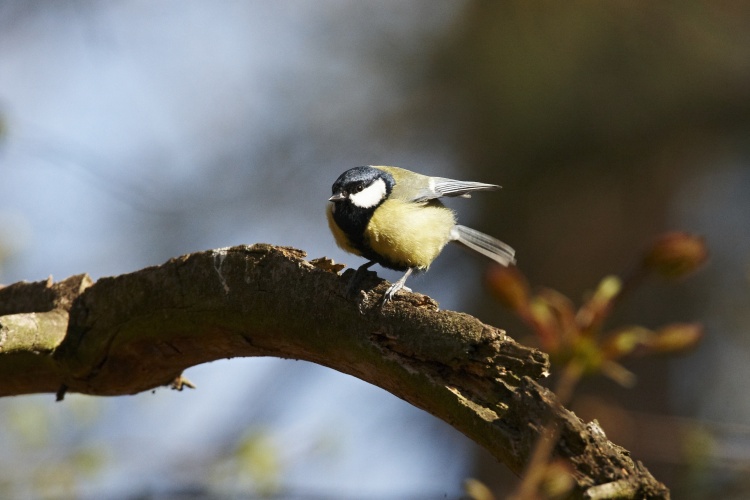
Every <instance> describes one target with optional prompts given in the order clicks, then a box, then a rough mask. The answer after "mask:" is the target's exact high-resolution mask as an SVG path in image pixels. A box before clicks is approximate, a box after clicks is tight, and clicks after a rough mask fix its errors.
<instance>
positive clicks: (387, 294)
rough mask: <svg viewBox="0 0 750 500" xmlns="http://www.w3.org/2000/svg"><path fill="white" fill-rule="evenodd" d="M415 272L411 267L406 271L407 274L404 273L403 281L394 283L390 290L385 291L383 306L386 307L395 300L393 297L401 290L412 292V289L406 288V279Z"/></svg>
mask: <svg viewBox="0 0 750 500" xmlns="http://www.w3.org/2000/svg"><path fill="white" fill-rule="evenodd" d="M413 271H414V268H413V267H410V268H409V269H407V270H406V273H404V275H403V276H401V279H399V280H398V281H397V282H395V283H393V284H392V285H391V286H390V287H388V290H386V291H385V295H383V305H386V304H387V303H388V302H389V301H390V300H391V299H393V296H394V295H396V292H398V291H399V290H404V291H407V292H411V288H407V287H406V286H404V285H405V284H406V278H408V277H409V276H411V273H412V272H413Z"/></svg>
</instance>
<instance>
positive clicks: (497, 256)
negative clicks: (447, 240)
mask: <svg viewBox="0 0 750 500" xmlns="http://www.w3.org/2000/svg"><path fill="white" fill-rule="evenodd" d="M451 236H452V237H453V240H454V241H456V242H458V243H461V244H462V245H464V246H466V247H468V248H471V249H472V250H474V251H476V252H479V253H481V254H482V255H484V256H485V257H488V258H490V259H492V260H494V261H495V262H497V263H498V264H501V265H503V266H507V265H510V264H515V263H516V257H515V255H516V251H515V250H513V248H511V247H510V246H508V245H506V244H505V243H503V242H502V241H500V240H498V239H497V238H493V237H492V236H490V235H487V234H484V233H480V232H479V231H476V230H474V229H471V228H470V227H466V226H460V225H455V226H453V229H452V230H451Z"/></svg>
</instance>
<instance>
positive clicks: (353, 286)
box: [346, 260, 375, 296]
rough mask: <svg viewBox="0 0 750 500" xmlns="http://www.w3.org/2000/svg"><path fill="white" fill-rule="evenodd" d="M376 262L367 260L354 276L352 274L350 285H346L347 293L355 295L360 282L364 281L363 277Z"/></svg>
mask: <svg viewBox="0 0 750 500" xmlns="http://www.w3.org/2000/svg"><path fill="white" fill-rule="evenodd" d="M373 264H375V261H373V260H371V261H370V262H365V263H364V264H362V265H361V266H359V267H358V268H357V270H356V271H355V273H354V276H352V279H351V281H349V286H347V287H346V295H347V296H352V295H354V291H355V290H356V289H357V287H358V286H359V283H360V282H361V281H362V278H363V277H364V276H365V272H366V271H367V270H368V269H369V268H370V267H371V266H372V265H373Z"/></svg>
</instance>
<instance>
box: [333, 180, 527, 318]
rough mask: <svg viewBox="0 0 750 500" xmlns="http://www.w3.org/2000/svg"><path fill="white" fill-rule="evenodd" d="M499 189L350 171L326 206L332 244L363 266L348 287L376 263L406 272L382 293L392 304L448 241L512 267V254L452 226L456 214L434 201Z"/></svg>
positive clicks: (484, 237) (487, 238)
mask: <svg viewBox="0 0 750 500" xmlns="http://www.w3.org/2000/svg"><path fill="white" fill-rule="evenodd" d="M499 188H500V186H496V185H494V184H484V183H482V182H466V181H456V180H453V179H446V178H443V177H429V176H426V175H422V174H418V173H415V172H411V171H409V170H406V169H403V168H398V167H381V166H362V167H354V168H351V169H349V170H347V171H346V172H344V173H343V174H341V175H340V176H339V178H338V179H336V182H334V183H333V187H332V189H331V190H332V193H333V196H331V197H330V198H329V199H328V201H329V202H330V203H328V210H327V215H328V225H329V226H330V228H331V232H332V233H333V236H334V238H335V239H336V243H337V244H338V246H339V247H341V248H343V249H344V250H346V251H347V252H350V253H353V254H355V255H359V256H361V257H364V258H365V259H367V260H368V262H366V263H365V264H363V265H362V266H360V267H359V269H357V272H356V274H355V276H354V278H353V280H352V282H353V283H354V282H355V281H356V280H357V277H358V276H360V275H361V274H362V273H363V272H364V271H365V270H367V268H369V267H370V266H372V265H373V264H375V263H377V264H380V265H381V266H383V267H387V268H389V269H395V270H396V271H406V273H405V274H404V276H403V277H402V278H401V279H399V280H398V281H396V282H395V283H393V284H392V285H391V286H390V287H389V288H388V290H386V292H385V296H384V297H383V304H385V303H386V302H388V301H389V300H391V299H392V298H393V296H394V295H395V294H396V292H398V291H399V290H401V289H405V290H407V291H410V290H409V289H408V288H406V287H405V286H404V284H405V283H406V279H407V278H408V277H409V276H410V275H411V274H412V273H413V272H414V271H426V270H427V269H428V268H429V267H430V264H431V263H432V261H433V260H435V258H436V257H437V256H438V254H439V253H440V252H441V251H442V250H443V247H444V246H445V245H446V244H447V243H448V242H450V241H455V242H457V243H461V244H462V245H464V246H466V247H468V248H471V249H472V250H475V251H477V252H479V253H481V254H482V255H484V256H486V257H489V258H490V259H492V260H494V261H495V262H497V263H499V264H502V265H503V266H508V265H510V264H515V253H516V252H515V250H513V249H512V248H511V247H510V246H508V245H506V244H505V243H503V242H502V241H500V240H497V239H495V238H493V237H492V236H488V235H486V234H484V233H480V232H479V231H475V230H474V229H471V228H468V227H466V226H461V225H458V224H456V214H455V213H454V212H453V210H451V209H449V208H447V207H446V206H445V205H443V204H442V203H441V202H440V200H439V199H438V198H441V197H443V196H447V197H461V198H470V197H471V194H470V193H471V192H473V191H494V190H496V189H499Z"/></svg>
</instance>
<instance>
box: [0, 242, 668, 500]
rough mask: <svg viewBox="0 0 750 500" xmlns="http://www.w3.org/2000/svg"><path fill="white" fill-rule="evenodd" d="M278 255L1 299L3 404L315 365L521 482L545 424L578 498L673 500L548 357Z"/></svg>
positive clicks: (4, 293)
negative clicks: (573, 406)
mask: <svg viewBox="0 0 750 500" xmlns="http://www.w3.org/2000/svg"><path fill="white" fill-rule="evenodd" d="M303 257H304V253H303V252H302V251H300V250H295V249H292V248H282V247H273V246H270V245H263V244H258V245H253V246H239V247H233V248H227V249H219V250H212V251H206V252H200V253H195V254H190V255H186V256H182V257H178V258H175V259H172V260H170V261H168V262H166V263H165V264H163V265H161V266H155V267H149V268H146V269H143V270H140V271H137V272H134V273H130V274H125V275H122V276H117V277H112V278H102V279H100V280H98V281H97V282H96V283H94V282H92V281H91V279H89V278H88V277H87V276H86V275H79V276H73V277H71V278H68V279H66V280H64V281H62V282H59V283H53V282H52V280H51V279H49V280H47V281H46V282H38V283H17V284H14V285H10V286H7V287H5V288H2V289H0V396H7V395H20V394H29V393H38V392H50V393H57V394H58V396H60V397H61V396H62V395H63V394H64V392H65V391H74V392H80V393H85V394H91V395H101V396H113V395H122V394H134V393H137V392H141V391H145V390H148V389H152V388H154V387H157V386H161V385H166V384H170V383H172V382H173V381H175V380H179V376H180V373H181V372H182V371H183V370H184V369H186V368H188V367H190V366H193V365H196V364H199V363H205V362H208V361H212V360H215V359H220V358H231V357H237V356H276V357H281V358H294V359H304V360H307V361H311V362H314V363H318V364H320V365H324V366H328V367H330V368H333V369H335V370H338V371H341V372H343V373H348V374H350V375H353V376H355V377H358V378H360V379H362V380H365V381H367V382H370V383H372V384H375V385H377V386H380V387H382V388H384V389H385V390H387V391H389V392H391V393H392V394H394V395H396V396H398V397H400V398H402V399H404V400H406V401H408V402H410V403H412V404H413V405H415V406H417V407H419V408H422V409H424V410H426V411H428V412H430V413H431V414H433V415H435V416H436V417H438V418H440V419H442V420H444V421H446V422H448V423H449V424H450V425H452V426H453V427H455V428H456V429H458V430H460V431H461V432H463V433H464V434H466V435H467V436H468V437H470V438H471V439H473V440H474V441H476V442H477V443H478V444H479V445H481V446H483V447H484V448H486V449H487V450H489V451H490V452H491V453H492V454H493V455H494V456H495V457H497V459H498V460H500V461H501V462H503V463H505V464H506V465H507V466H508V467H510V468H511V469H512V470H513V471H515V472H516V473H519V474H520V473H521V472H522V470H523V467H524V465H525V463H526V461H527V459H528V457H529V455H530V452H531V449H532V447H533V445H534V443H535V441H536V439H537V438H538V437H539V435H540V434H541V433H542V432H543V429H544V428H545V425H548V424H549V423H550V422H555V423H556V424H557V425H558V426H559V429H560V435H561V439H560V441H559V442H558V444H557V445H556V447H555V453H556V455H557V456H559V457H562V458H565V459H566V460H568V461H569V462H570V464H571V470H572V475H573V477H574V479H575V481H576V484H577V489H576V492H575V495H576V496H578V497H581V498H668V496H669V492H668V490H667V489H666V488H665V487H664V486H663V485H662V484H661V483H659V482H658V481H656V480H655V479H654V478H653V477H652V476H651V475H650V473H649V472H648V470H647V469H646V468H645V467H644V466H643V465H642V464H641V463H640V462H637V461H634V460H632V459H631V458H630V455H629V453H628V452H627V451H626V450H624V449H622V448H620V447H618V446H617V445H615V444H613V443H611V442H609V441H608V440H607V438H606V436H605V435H604V432H603V431H602V430H601V428H599V427H598V425H596V424H595V423H589V424H586V423H584V422H582V421H581V420H580V419H578V418H577V417H576V416H575V415H574V414H573V413H572V412H570V411H569V410H567V409H565V408H563V407H562V406H561V405H559V404H558V403H557V401H556V399H555V396H554V394H553V393H551V392H550V391H548V390H547V389H545V388H544V387H542V386H541V385H539V384H538V383H537V382H536V380H538V379H540V378H543V377H544V376H545V375H546V373H547V370H548V368H549V365H548V360H547V357H546V355H545V354H543V353H541V352H539V351H537V350H535V349H532V348H529V347H525V346H522V345H520V344H517V343H516V342H515V341H513V340H512V339H511V338H510V337H508V336H507V335H506V334H505V332H504V331H503V330H500V329H498V328H495V327H492V326H489V325H485V324H483V323H481V322H480V321H479V320H477V319H476V318H473V317H471V316H469V315H466V314H462V313H457V312H451V311H440V310H438V308H437V305H436V303H435V302H434V301H432V300H431V299H430V298H428V297H425V296H423V295H419V294H399V295H398V296H397V297H396V300H394V301H393V302H392V303H390V304H389V305H387V306H385V307H383V308H381V307H380V298H381V297H382V293H383V291H384V289H385V283H384V282H383V281H382V280H380V279H378V278H376V277H375V276H374V273H371V274H370V275H369V276H368V278H367V279H366V280H364V281H363V283H362V285H363V288H364V290H366V291H363V292H361V293H360V294H359V296H357V297H356V298H350V297H347V296H346V293H345V290H346V285H347V283H348V280H349V274H350V273H351V271H348V272H347V273H345V275H344V276H340V275H339V274H338V273H337V272H336V268H335V267H334V266H332V265H331V263H330V261H327V260H318V261H312V262H308V261H305V260H304V259H303Z"/></svg>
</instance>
